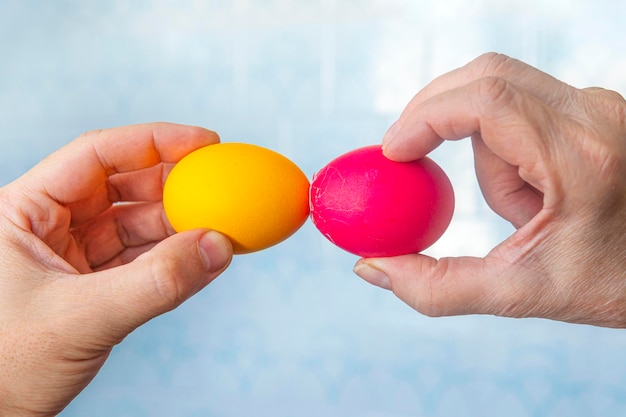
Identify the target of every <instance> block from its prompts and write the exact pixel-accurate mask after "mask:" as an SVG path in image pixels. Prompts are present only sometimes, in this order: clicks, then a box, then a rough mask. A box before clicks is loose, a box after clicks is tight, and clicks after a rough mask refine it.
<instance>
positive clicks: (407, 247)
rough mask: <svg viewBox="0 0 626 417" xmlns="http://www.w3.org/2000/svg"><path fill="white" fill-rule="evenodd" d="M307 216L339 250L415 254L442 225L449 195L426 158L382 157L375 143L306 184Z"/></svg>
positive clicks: (450, 200)
mask: <svg viewBox="0 0 626 417" xmlns="http://www.w3.org/2000/svg"><path fill="white" fill-rule="evenodd" d="M309 203H310V210H311V219H312V220H313V223H314V224H315V226H316V227H317V228H318V229H319V231H320V232H321V233H322V234H323V235H324V236H326V237H327V238H328V239H329V240H330V241H331V242H333V243H334V244H335V245H337V246H339V247H340V248H342V249H344V250H346V251H348V252H351V253H353V254H355V255H358V256H361V257H388V256H397V255H404V254H409V253H417V252H421V251H423V250H424V249H426V248H427V247H429V246H431V245H432V244H433V243H435V241H437V240H438V239H439V238H440V237H441V235H442V234H443V233H444V231H445V230H446V229H447V227H448V225H449V224H450V221H451V219H452V214H453V211H454V193H453V190H452V185H451V183H450V180H449V179H448V177H447V176H446V174H445V173H444V172H443V170H442V169H441V168H440V167H439V166H438V165H437V164H435V162H433V161H432V160H431V159H429V158H426V157H425V158H422V159H419V160H417V161H412V162H395V161H391V160H390V159H387V158H386V157H385V156H384V155H383V153H382V148H381V146H379V145H375V146H368V147H365V148H361V149H356V150H354V151H352V152H348V153H346V154H344V155H342V156H340V157H338V158H337V159H335V160H333V161H331V162H330V163H329V164H328V165H326V166H325V167H324V168H323V169H321V170H320V171H319V172H318V173H317V174H316V175H315V176H314V177H313V181H312V183H311V189H310V195H309Z"/></svg>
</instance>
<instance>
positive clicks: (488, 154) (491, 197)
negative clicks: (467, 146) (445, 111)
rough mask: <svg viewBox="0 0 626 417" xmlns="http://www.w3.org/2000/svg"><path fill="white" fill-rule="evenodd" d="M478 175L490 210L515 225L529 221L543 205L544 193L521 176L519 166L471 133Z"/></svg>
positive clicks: (519, 225) (521, 224)
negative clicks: (506, 159)
mask: <svg viewBox="0 0 626 417" xmlns="http://www.w3.org/2000/svg"><path fill="white" fill-rule="evenodd" d="M472 149H473V152H474V166H475V170H476V178H477V179H478V184H479V186H480V189H481V191H482V194H483V196H484V197H485V201H486V202H487V204H488V205H489V207H491V209H492V210H493V211H494V212H496V213H497V214H499V215H500V216H501V217H502V218H504V219H505V220H507V221H509V222H510V223H511V224H513V226H514V227H515V228H520V227H521V226H523V225H524V224H526V223H528V222H529V221H530V220H531V219H532V218H533V217H535V216H536V215H537V213H539V211H540V210H541V208H542V206H543V194H542V193H541V192H539V191H538V190H537V189H535V188H533V187H532V186H530V185H529V184H528V183H527V182H526V181H524V180H523V179H522V178H520V176H519V173H518V168H517V167H516V166H514V165H511V164H509V163H508V162H506V161H504V160H503V159H501V158H500V157H498V156H497V155H496V154H494V153H493V152H492V151H491V150H490V149H489V148H488V147H487V145H485V142H484V141H483V140H482V137H481V136H480V135H479V134H475V135H473V136H472Z"/></svg>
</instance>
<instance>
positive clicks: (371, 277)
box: [354, 262, 391, 290]
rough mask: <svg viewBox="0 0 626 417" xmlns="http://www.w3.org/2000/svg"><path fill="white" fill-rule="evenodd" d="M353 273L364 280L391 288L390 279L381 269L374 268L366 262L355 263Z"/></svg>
mask: <svg viewBox="0 0 626 417" xmlns="http://www.w3.org/2000/svg"><path fill="white" fill-rule="evenodd" d="M354 273H355V274H357V275H358V276H360V277H361V278H363V279H364V280H365V281H367V282H369V283H370V284H372V285H376V286H377V287H380V288H384V289H385V290H391V281H390V280H389V277H388V276H387V274H386V273H385V272H384V271H382V270H381V269H378V268H376V267H375V266H372V265H370V264H367V263H364V262H363V263H357V264H356V265H355V266H354Z"/></svg>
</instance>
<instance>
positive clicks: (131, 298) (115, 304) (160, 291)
mask: <svg viewBox="0 0 626 417" xmlns="http://www.w3.org/2000/svg"><path fill="white" fill-rule="evenodd" d="M232 254H233V250H232V246H231V243H230V241H229V240H228V239H227V238H226V237H224V236H223V235H221V234H219V233H217V232H214V231H206V230H193V231H188V232H181V233H178V234H175V235H173V236H170V237H169V238H167V239H165V240H163V241H162V242H160V243H159V244H157V245H156V246H155V247H154V248H152V249H151V250H149V251H148V252H145V253H144V254H142V255H141V256H139V257H137V258H136V259H135V260H134V261H133V262H130V263H128V264H126V265H123V266H120V267H117V268H112V269H109V270H106V271H101V272H97V273H95V274H94V275H97V278H96V279H95V280H87V281H85V280H82V281H81V282H83V283H84V284H83V285H84V286H83V287H82V289H81V292H82V293H83V294H84V293H88V294H89V295H90V299H92V300H93V301H95V302H91V303H90V308H89V309H88V310H87V311H86V314H87V315H88V316H89V317H86V318H87V319H88V320H90V321H91V322H92V323H93V324H94V325H95V326H96V327H95V330H96V331H98V329H107V331H110V332H111V334H110V335H109V336H110V337H111V338H112V339H113V340H112V342H113V343H118V342H119V341H121V340H122V339H123V338H124V337H126V336H127V335H128V334H129V333H130V332H131V331H133V330H135V329H136V328H137V327H139V326H140V325H142V324H143V323H145V322H147V321H148V320H150V319H152V318H154V317H156V316H158V315H160V314H163V313H165V312H168V311H170V310H173V309H174V308H176V307H177V306H179V305H180V304H181V303H182V302H183V301H185V300H187V299H188V298H189V297H191V296H192V295H194V294H195V293H197V292H198V291H200V290H201V289H202V288H204V287H205V286H206V285H208V284H209V283H210V282H211V281H213V279H215V278H216V277H217V276H218V275H219V274H220V273H222V271H224V269H226V267H227V266H228V265H229V264H230V262H231V260H232ZM94 281H95V282H96V283H97V284H95V285H94ZM85 287H87V288H85Z"/></svg>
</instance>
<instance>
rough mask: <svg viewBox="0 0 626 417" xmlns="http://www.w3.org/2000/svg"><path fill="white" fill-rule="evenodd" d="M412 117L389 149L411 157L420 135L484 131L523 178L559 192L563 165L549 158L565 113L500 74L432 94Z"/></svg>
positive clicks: (450, 136)
mask: <svg viewBox="0 0 626 417" xmlns="http://www.w3.org/2000/svg"><path fill="white" fill-rule="evenodd" d="M413 122H414V126H413V127H412V128H411V129H410V130H401V131H400V132H399V133H398V134H397V136H396V137H395V139H394V140H393V141H391V142H389V143H388V144H387V154H388V153H389V152H390V150H391V149H393V151H394V152H395V154H396V155H399V157H398V158H397V159H399V160H411V159H413V158H414V157H415V155H416V152H417V151H418V148H419V147H420V145H419V144H418V142H419V141H418V138H420V140H421V141H422V142H435V141H437V140H439V141H440V140H444V139H445V140H457V139H462V138H466V137H470V136H472V135H474V134H480V136H481V138H482V140H483V141H484V142H485V144H486V145H487V147H488V148H489V149H490V150H491V152H493V153H494V154H495V155H497V156H498V157H499V158H501V159H502V160H504V161H505V162H506V163H508V164H510V165H512V166H515V167H517V169H518V173H519V176H520V177H521V178H522V179H523V180H524V181H526V182H528V183H529V184H530V185H531V186H533V187H534V188H536V189H538V190H539V191H541V192H544V193H545V194H547V193H546V192H545V191H546V188H551V189H552V190H553V191H558V186H557V185H556V184H553V183H552V181H555V180H556V179H557V178H558V176H557V175H554V171H558V167H557V166H555V165H554V164H552V163H550V161H553V160H554V158H553V155H552V152H555V153H556V152H558V146H555V143H556V142H557V141H558V140H559V139H560V138H558V136H555V134H557V133H558V128H559V127H560V125H562V124H564V123H566V121H565V120H564V117H563V116H562V115H561V114H559V113H556V112H555V111H554V110H553V109H552V108H550V107H548V106H546V105H545V104H544V103H542V102H541V101H539V100H538V99H537V98H535V97H534V96H532V95H529V94H527V93H526V92H524V91H523V90H519V89H518V88H517V87H515V86H514V85H513V84H511V83H509V82H507V81H505V80H503V79H501V78H482V79H480V80H478V81H475V82H473V83H470V84H468V85H465V86H463V87H460V88H457V89H454V90H450V91H446V92H445V93H442V94H439V95H437V96H435V97H432V98H431V99H429V100H427V101H425V102H424V103H422V104H421V105H420V107H419V111H418V112H416V113H415V114H414V115H413ZM560 146H562V145H560ZM555 162H556V161H555ZM557 195H558V193H555V194H552V196H553V197H556V196H557ZM544 203H545V202H544Z"/></svg>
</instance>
